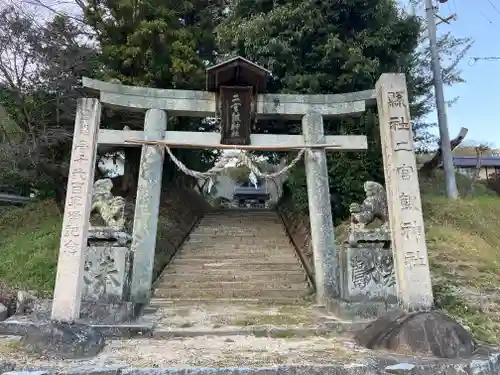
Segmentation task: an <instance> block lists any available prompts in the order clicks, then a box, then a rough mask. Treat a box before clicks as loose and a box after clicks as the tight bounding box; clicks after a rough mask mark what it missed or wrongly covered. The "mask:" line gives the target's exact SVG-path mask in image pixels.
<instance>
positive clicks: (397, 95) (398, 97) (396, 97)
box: [387, 91, 406, 108]
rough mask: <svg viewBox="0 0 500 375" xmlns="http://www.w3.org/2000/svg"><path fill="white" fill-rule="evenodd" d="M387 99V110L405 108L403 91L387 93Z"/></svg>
mask: <svg viewBox="0 0 500 375" xmlns="http://www.w3.org/2000/svg"><path fill="white" fill-rule="evenodd" d="M387 99H388V101H389V108H391V107H392V108H394V107H399V108H404V107H406V103H405V95H404V91H389V92H388V93H387Z"/></svg>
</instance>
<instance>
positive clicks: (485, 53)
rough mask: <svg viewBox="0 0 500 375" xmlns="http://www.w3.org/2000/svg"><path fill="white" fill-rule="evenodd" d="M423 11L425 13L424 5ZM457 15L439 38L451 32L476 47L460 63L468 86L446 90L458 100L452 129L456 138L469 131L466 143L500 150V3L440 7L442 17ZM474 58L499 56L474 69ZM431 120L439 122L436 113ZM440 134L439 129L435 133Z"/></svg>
mask: <svg viewBox="0 0 500 375" xmlns="http://www.w3.org/2000/svg"><path fill="white" fill-rule="evenodd" d="M421 6H422V11H423V5H421ZM453 13H455V14H456V15H457V19H456V21H451V22H450V24H449V25H447V24H444V23H441V24H440V25H438V35H439V34H440V33H443V32H448V31H451V32H452V33H453V35H455V36H457V37H470V38H472V39H473V40H474V45H473V46H472V48H471V49H470V50H469V52H468V54H467V56H466V57H465V58H464V60H463V61H462V62H461V63H460V65H459V68H460V69H461V70H462V78H464V79H465V81H466V82H465V83H461V84H457V85H454V86H451V87H446V88H445V92H444V93H445V100H451V99H453V98H455V97H458V101H457V102H456V103H454V104H453V105H452V106H451V107H448V108H447V115H448V116H447V117H448V129H449V132H450V137H451V138H454V137H455V136H456V135H457V134H458V132H459V130H460V128H461V127H465V128H467V129H468V130H469V132H468V134H467V137H466V140H470V141H472V140H474V141H477V142H486V143H488V144H492V145H493V146H496V147H500V121H499V120H498V117H499V114H498V112H497V106H498V107H499V108H500V43H499V39H500V0H448V2H447V3H445V4H440V7H439V14H440V15H441V16H442V17H447V16H448V15H450V14H453ZM472 57H498V58H499V59H498V60H490V61H486V60H479V61H476V62H475V63H474V64H473V65H472V66H471V65H470V64H471V61H470V58H472ZM429 120H431V121H433V122H437V115H436V113H433V114H432V115H430V116H429ZM435 133H436V134H438V130H437V129H436V130H435Z"/></svg>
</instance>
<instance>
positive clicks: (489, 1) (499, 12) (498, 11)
mask: <svg viewBox="0 0 500 375" xmlns="http://www.w3.org/2000/svg"><path fill="white" fill-rule="evenodd" d="M487 1H488V3H490V4H491V6H492V7H493V9H495V10H496V11H497V13H498V14H500V10H498V8H497V7H496V6H495V4H493V2H492V1H491V0H487Z"/></svg>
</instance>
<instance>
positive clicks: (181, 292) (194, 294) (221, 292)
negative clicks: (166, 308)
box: [155, 288, 311, 299]
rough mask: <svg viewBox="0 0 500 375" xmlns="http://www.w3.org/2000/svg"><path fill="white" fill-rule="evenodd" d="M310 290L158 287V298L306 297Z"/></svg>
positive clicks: (156, 294) (156, 293)
mask: <svg viewBox="0 0 500 375" xmlns="http://www.w3.org/2000/svg"><path fill="white" fill-rule="evenodd" d="M310 294H311V292H310V291H309V290H290V289H260V290H257V289H255V290H251V289H232V288H228V289H223V288H214V289H160V288H158V289H156V291H155V297H158V298H201V299H210V298H256V299H258V298H261V297H262V298H297V299H299V298H304V297H306V296H308V295H310Z"/></svg>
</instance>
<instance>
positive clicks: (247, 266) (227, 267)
mask: <svg viewBox="0 0 500 375" xmlns="http://www.w3.org/2000/svg"><path fill="white" fill-rule="evenodd" d="M299 267H300V264H299V263H298V262H297V263H295V264H292V263H260V264H259V263H240V264H237V263H228V262H226V263H212V264H203V263H198V264H191V263H190V264H173V263H172V264H171V265H169V271H170V270H171V271H173V272H177V273H186V272H194V271H202V270H204V271H219V272H220V271H231V270H237V271H243V270H245V271H246V270H248V271H273V272H274V271H288V270H291V269H298V268H299Z"/></svg>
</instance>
